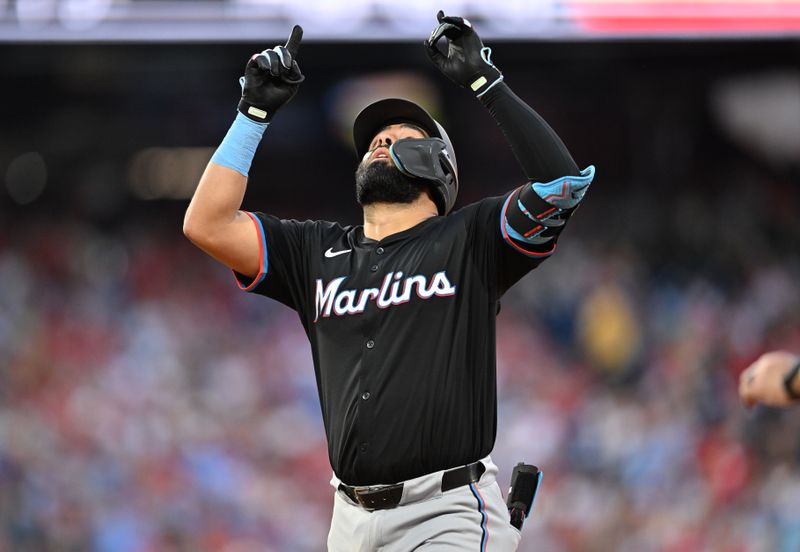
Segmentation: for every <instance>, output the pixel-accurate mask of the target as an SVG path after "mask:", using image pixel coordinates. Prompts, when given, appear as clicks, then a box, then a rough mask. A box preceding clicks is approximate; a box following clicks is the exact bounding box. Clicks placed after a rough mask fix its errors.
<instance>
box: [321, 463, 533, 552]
mask: <svg viewBox="0 0 800 552" xmlns="http://www.w3.org/2000/svg"><path fill="white" fill-rule="evenodd" d="M482 462H483V463H484V465H485V466H486V471H485V472H484V473H483V475H482V476H481V478H480V480H479V481H477V482H475V483H472V484H470V485H464V486H462V487H458V488H456V489H452V490H449V491H447V492H445V493H443V492H442V491H441V482H442V473H444V472H443V471H440V472H435V473H431V474H427V475H423V476H421V477H417V478H415V479H410V480H408V481H405V482H404V484H403V496H402V498H401V500H400V504H399V505H398V506H397V507H396V508H392V509H388V510H375V511H369V510H366V509H364V508H363V507H362V506H360V505H359V504H357V503H355V502H353V501H352V500H351V499H350V498H349V497H348V496H347V495H346V494H344V493H343V492H342V491H339V490H337V491H336V492H335V493H334V505H333V519H332V520H331V530H330V533H329V534H328V551H329V552H411V551H424V552H440V551H441V552H470V551H474V552H513V551H514V550H516V549H517V546H519V541H520V539H521V534H520V532H519V531H517V529H516V528H515V527H514V526H512V525H511V524H510V523H509V516H508V509H507V508H506V505H505V501H504V500H503V496H502V494H501V493H500V487H499V486H498V485H497V481H496V480H495V477H496V475H497V466H496V465H495V464H494V463H493V462H492V460H491V458H489V457H488V456H487V457H486V458H484V459H483V460H482ZM340 482H341V481H340V480H339V479H338V478H337V477H336V475H334V476H333V478H332V479H331V485H333V488H334V489H338V487H339V483H340Z"/></svg>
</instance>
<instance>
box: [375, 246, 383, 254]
mask: <svg viewBox="0 0 800 552" xmlns="http://www.w3.org/2000/svg"><path fill="white" fill-rule="evenodd" d="M375 253H377V254H378V255H383V247H379V248H378V249H376V250H375Z"/></svg>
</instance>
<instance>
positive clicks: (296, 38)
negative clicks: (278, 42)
mask: <svg viewBox="0 0 800 552" xmlns="http://www.w3.org/2000/svg"><path fill="white" fill-rule="evenodd" d="M301 40H303V27H301V26H300V25H295V26H294V27H292V34H290V35H289V40H287V41H286V49H287V50H289V53H290V54H291V55H292V57H297V52H298V51H299V50H300V41H301Z"/></svg>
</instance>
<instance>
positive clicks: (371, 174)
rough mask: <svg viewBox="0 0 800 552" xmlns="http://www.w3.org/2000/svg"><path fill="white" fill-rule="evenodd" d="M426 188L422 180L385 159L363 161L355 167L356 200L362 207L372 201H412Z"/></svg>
mask: <svg viewBox="0 0 800 552" xmlns="http://www.w3.org/2000/svg"><path fill="white" fill-rule="evenodd" d="M426 189H427V184H426V183H425V181H424V180H420V179H418V178H411V177H409V176H406V175H404V174H403V173H401V172H400V171H399V170H397V167H395V166H394V165H392V164H391V163H388V162H385V161H374V162H372V163H369V162H366V161H365V162H363V163H361V164H359V166H358V169H356V201H358V203H359V205H361V206H362V207H363V206H365V205H371V204H373V203H413V202H414V201H416V199H417V198H418V197H419V196H420V194H421V193H423V192H424V191H425V190H426Z"/></svg>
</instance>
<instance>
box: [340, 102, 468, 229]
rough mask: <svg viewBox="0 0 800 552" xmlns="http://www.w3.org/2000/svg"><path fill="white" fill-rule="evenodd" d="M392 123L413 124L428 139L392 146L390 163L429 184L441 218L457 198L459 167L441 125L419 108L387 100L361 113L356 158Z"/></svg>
mask: <svg viewBox="0 0 800 552" xmlns="http://www.w3.org/2000/svg"><path fill="white" fill-rule="evenodd" d="M394 123H413V124H415V125H417V126H419V127H420V128H422V129H423V130H425V132H426V133H427V134H428V136H430V138H424V139H405V140H401V141H399V142H396V143H394V144H392V147H391V148H390V152H391V151H392V150H393V151H394V153H392V154H391V157H392V161H393V162H394V164H395V166H396V167H397V168H398V170H400V171H401V172H402V173H403V174H406V175H408V176H411V177H414V178H422V179H425V180H427V181H428V182H430V184H431V195H432V196H433V198H434V202H435V203H436V207H437V208H438V210H439V214H440V215H446V214H447V213H449V212H450V210H451V209H452V208H453V205H454V204H455V202H456V196H457V195H458V164H457V162H456V155H455V151H454V150H453V145H452V144H451V143H450V138H449V137H448V136H447V132H445V130H444V128H443V127H442V125H440V124H439V123H438V122H437V121H436V120H435V119H434V118H433V117H431V115H430V114H429V113H428V112H427V111H425V110H424V109H422V108H421V107H420V106H419V105H417V104H415V103H414V102H412V101H409V100H406V99H403V98H387V99H384V100H379V101H377V102H375V103H372V104H370V105H368V106H367V107H365V108H364V109H363V110H361V113H359V114H358V116H357V117H356V120H355V122H354V123H353V140H354V142H355V146H356V153H357V154H358V157H359V159H363V157H364V155H366V153H367V152H368V151H369V146H370V142H371V141H372V139H373V138H374V137H375V134H376V133H377V132H378V131H380V129H381V128H383V127H386V126H387V125H390V124H394Z"/></svg>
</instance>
